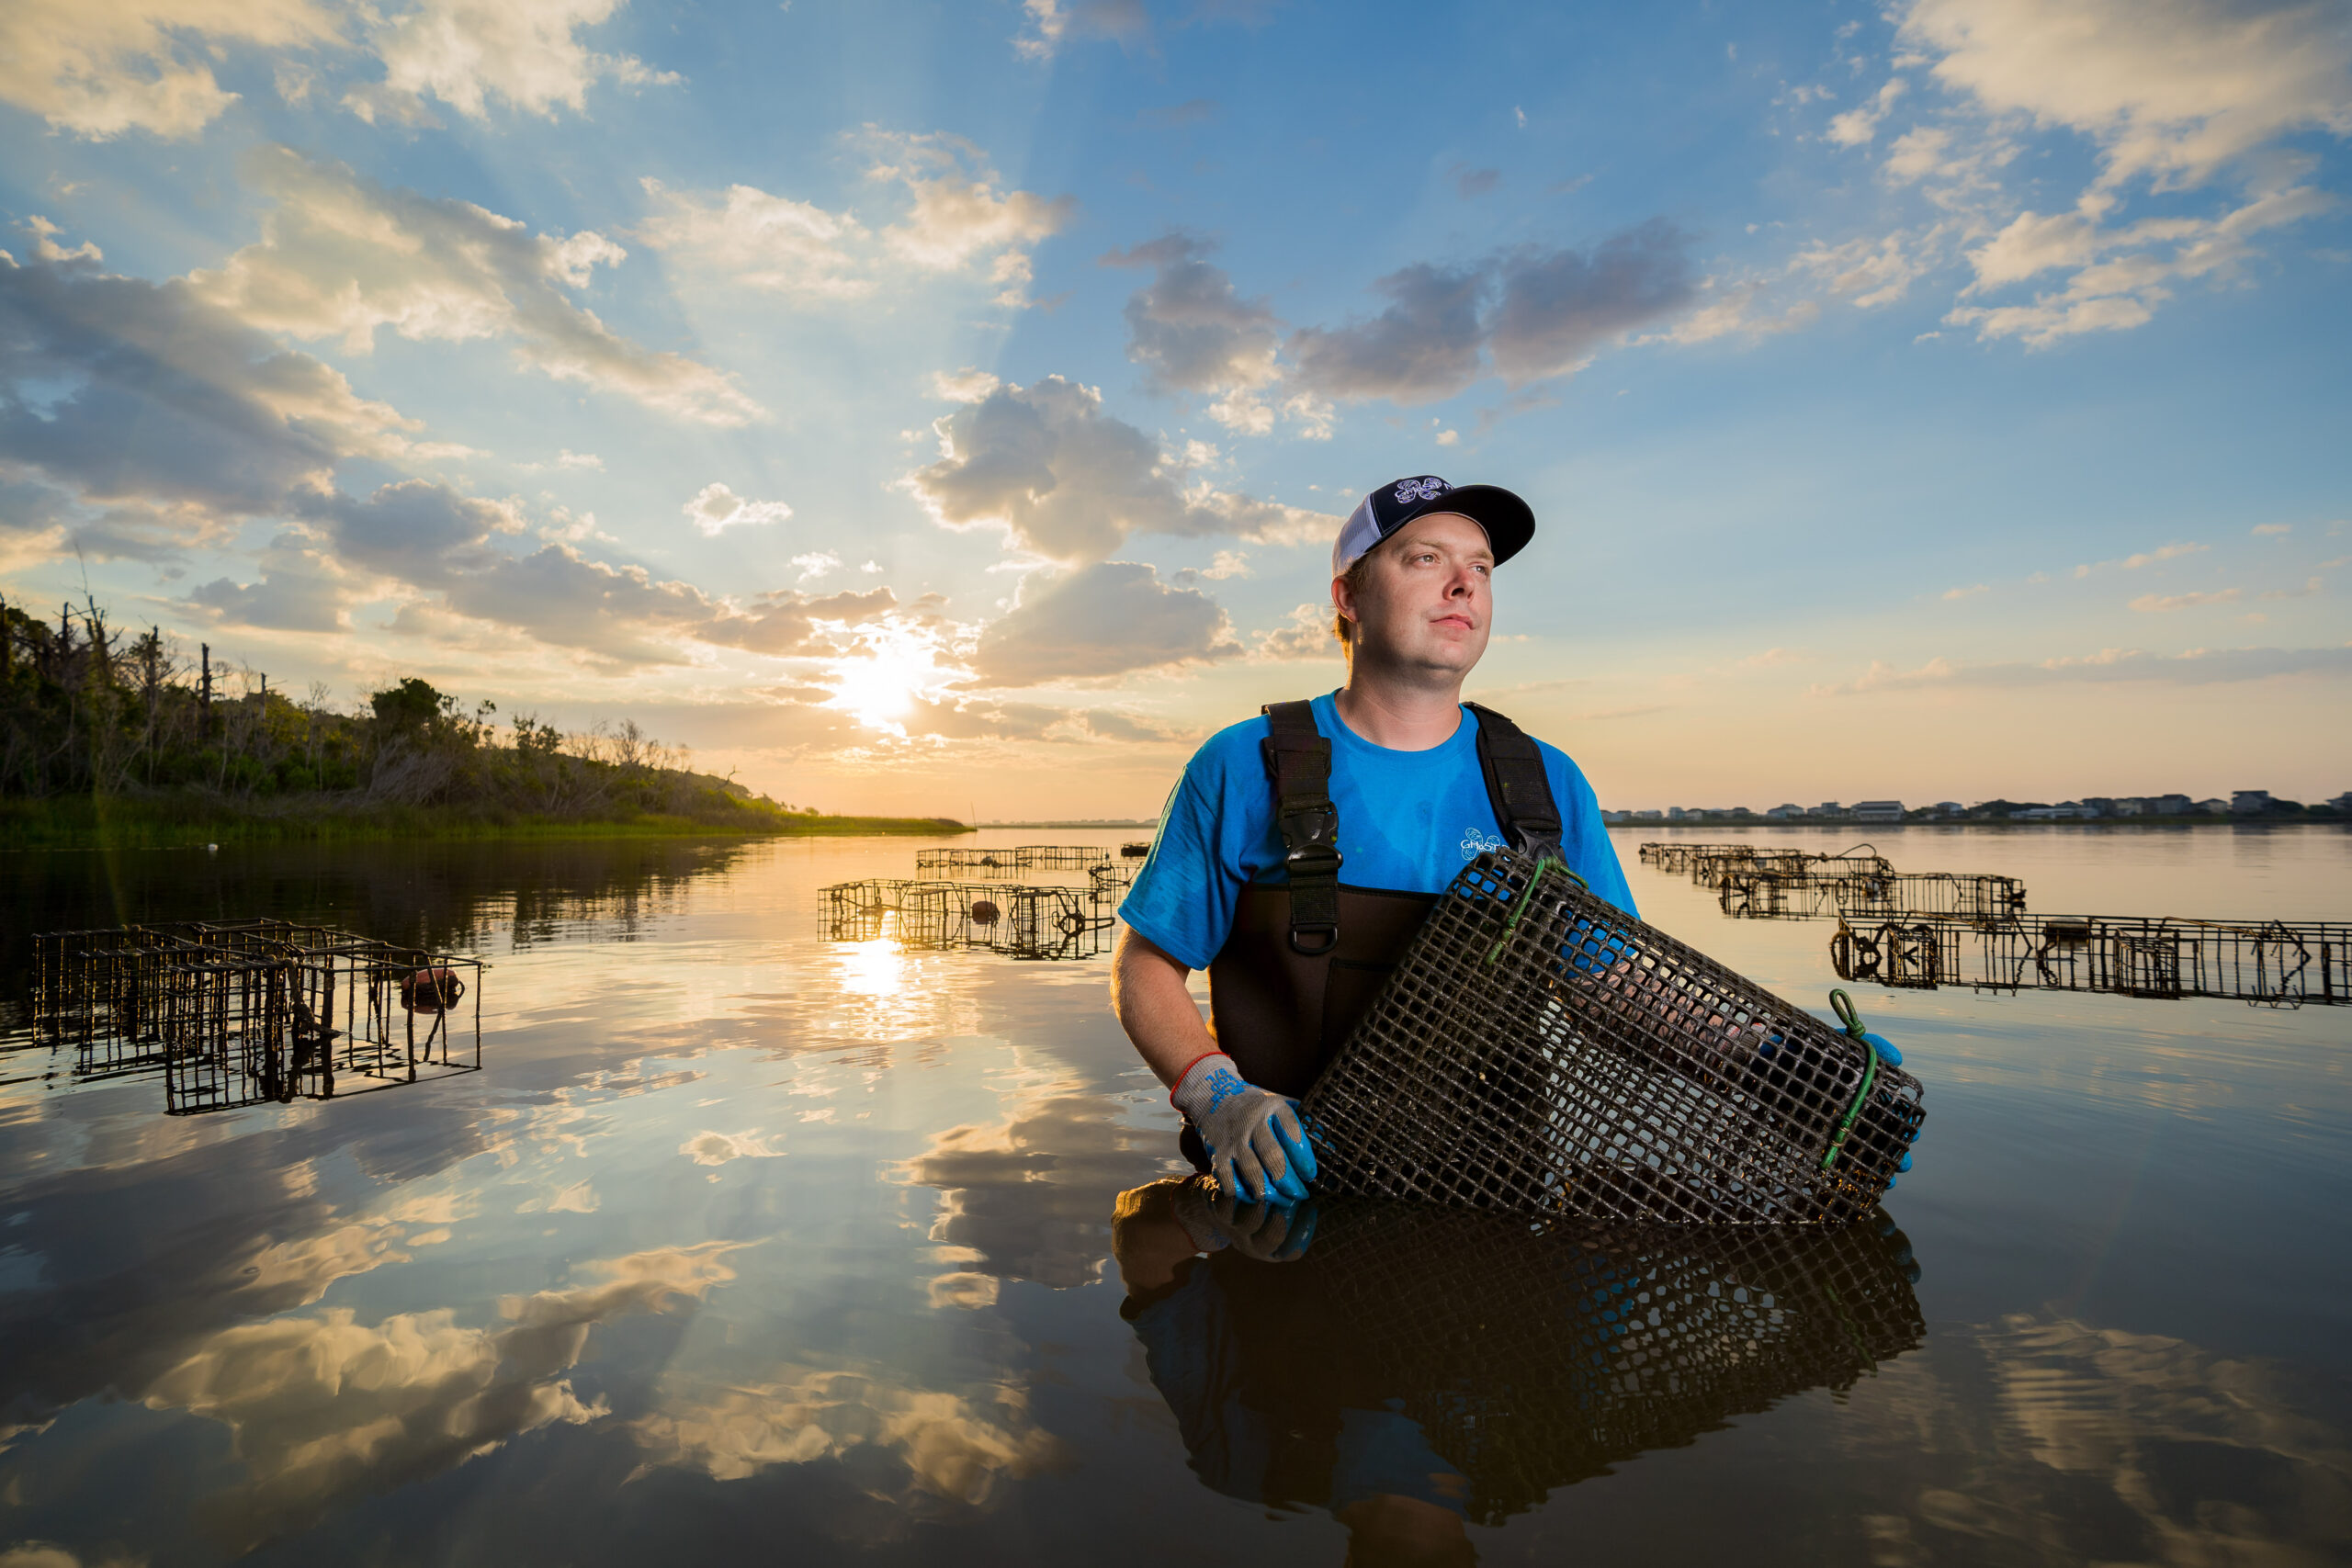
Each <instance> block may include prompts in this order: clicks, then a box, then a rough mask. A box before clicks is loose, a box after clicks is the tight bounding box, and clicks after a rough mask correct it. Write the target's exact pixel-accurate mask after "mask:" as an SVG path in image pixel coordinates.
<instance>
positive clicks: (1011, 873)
mask: <svg viewBox="0 0 2352 1568" xmlns="http://www.w3.org/2000/svg"><path fill="white" fill-rule="evenodd" d="M1013 855H1014V852H1013V851H1012V850H917V851H916V852H915V870H916V872H917V873H919V874H922V875H926V876H936V877H947V878H978V879H979V880H982V881H987V882H1010V881H1012V879H1013V878H1014V877H1017V876H1019V875H1020V874H1021V866H1020V864H1019V863H1018V862H1016V861H1015V860H1014V859H1013Z"/></svg>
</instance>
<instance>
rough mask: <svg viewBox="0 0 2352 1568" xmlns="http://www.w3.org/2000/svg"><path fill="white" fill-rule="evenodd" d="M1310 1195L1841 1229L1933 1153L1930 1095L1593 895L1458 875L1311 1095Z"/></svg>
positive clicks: (1514, 857) (1572, 886)
mask: <svg viewBox="0 0 2352 1568" xmlns="http://www.w3.org/2000/svg"><path fill="white" fill-rule="evenodd" d="M1302 1109H1303V1110H1304V1111H1305V1113H1306V1117H1307V1119H1308V1122H1309V1123H1310V1126H1311V1128H1312V1131H1313V1134H1314V1138H1315V1145H1316V1149H1317V1156H1316V1162H1317V1168H1318V1179H1317V1186H1318V1187H1319V1188H1321V1189H1323V1190H1329V1191H1333V1192H1357V1193H1368V1194H1376V1195H1379V1196H1384V1197H1392V1198H1403V1199H1410V1200H1418V1201H1430V1202H1439V1203H1450V1204H1454V1205H1459V1206H1465V1207H1471V1208H1481V1209H1496V1210H1504V1211H1509V1212H1512V1213H1527V1214H1569V1215H1577V1216H1581V1217H1585V1218H1590V1219H1606V1220H1631V1221H1657V1222H1666V1223H1676V1224H1833V1225H1834V1224H1844V1223H1846V1222H1847V1221H1849V1220H1851V1219H1853V1218H1854V1217H1855V1216H1857V1215H1859V1214H1860V1213H1865V1212H1866V1211H1868V1210H1869V1209H1870V1208H1871V1206H1872V1205H1873V1204H1874V1203H1875V1202H1876V1201H1877V1200H1878V1196H1879V1194H1880V1193H1882V1192H1883V1191H1884V1190H1886V1187H1887V1185H1888V1183H1889V1182H1890V1181H1891V1180H1892V1179H1893V1178H1894V1172H1895V1168H1896V1167H1897V1165H1898V1164H1899V1163H1900V1162H1901V1160H1902V1159H1903V1157H1904V1155H1905V1152H1906V1151H1907V1150H1908V1148H1909V1146H1910V1145H1911V1143H1912V1141H1913V1140H1914V1139H1915V1138H1917V1136H1918V1131H1919V1126H1920V1122H1921V1121H1922V1118H1923V1115H1924V1112H1923V1111H1922V1109H1921V1105H1920V1089H1919V1084H1918V1080H1917V1079H1916V1078H1914V1077H1911V1076H1910V1075H1908V1074H1906V1073H1905V1072H1903V1071H1902V1070H1901V1069H1899V1068H1895V1067H1891V1066H1886V1065H1885V1064H1883V1063H1882V1062H1880V1061H1879V1060H1878V1057H1877V1055H1876V1054H1875V1053H1874V1052H1873V1051H1872V1050H1871V1047H1870V1046H1869V1045H1868V1044H1866V1043H1863V1042H1862V1041H1860V1040H1859V1039H1855V1038H1853V1037H1851V1036H1849V1035H1848V1034H1845V1033H1842V1032H1839V1031H1838V1030H1836V1029H1834V1028H1832V1027H1831V1026H1830V1025H1828V1024H1826V1023H1824V1022H1822V1021H1820V1020H1818V1019H1815V1018H1814V1017H1813V1016H1812V1015H1810V1014H1808V1013H1806V1012H1804V1010H1801V1009H1799V1008H1796V1007H1794V1006H1792V1005H1791V1004H1790V1003H1788V1002H1786V1001H1783V1000H1782V999H1781V998H1779V997H1776V996H1774V995H1773V994H1772V993H1771V992H1770V991H1768V990H1766V989H1764V988H1763V987H1760V986H1758V985H1756V984H1754V983H1753V982H1751V981H1748V980H1747V979H1744V978H1742V977H1741V976H1738V975H1736V974H1734V973H1733V972H1732V971H1730V970H1729V969H1726V968H1724V966H1723V965H1722V964H1717V963H1715V962H1714V961H1713V960H1712V959H1710V958H1708V957H1706V956H1705V955H1704V954H1702V953H1698V952H1696V951H1694V950H1693V949H1691V948H1690V947H1688V946H1685V945H1684V944H1683V943H1681V942H1677V941H1675V940H1674V939H1673V938H1672V937H1669V936H1668V935H1667V934H1666V933H1665V932H1663V931H1658V930H1657V929H1656V928H1655V927H1652V926H1649V925H1645V924H1644V923H1643V922H1642V921H1640V920H1638V919H1634V917H1633V916H1631V915H1628V914H1626V913H1624V912H1623V910H1621V909H1618V908H1616V907H1615V906H1613V905H1611V904H1610V903H1608V902H1606V901H1605V900H1603V899H1600V898H1599V897H1594V896H1593V895H1592V894H1591V893H1589V891H1587V890H1586V889H1585V888H1584V887H1583V886H1581V884H1580V883H1579V882H1578V881H1577V879H1576V877H1575V876H1574V875H1573V874H1570V873H1569V872H1568V871H1567V869H1566V867H1565V866H1563V865H1562V864H1561V863H1559V862H1557V861H1555V860H1548V859H1538V858H1536V857H1533V856H1531V855H1525V854H1521V853H1518V852H1512V851H1509V850H1498V851H1492V852H1487V853H1486V854H1483V855H1481V856H1479V857H1478V859H1476V861H1473V862H1472V863H1470V864H1469V865H1467V866H1465V867H1464V868H1463V871H1462V874H1460V875H1459V876H1457V877H1456V878H1455V879H1454V882H1453V886H1452V887H1450V888H1449V889H1448V890H1447V891H1446V894H1445V896H1444V897H1442V899H1440V900H1439V902H1438V904H1437V907H1436V908H1434V909H1433V910H1431V911H1430V917H1429V920H1428V922H1427V924H1425V925H1424V926H1423V927H1422V929H1421V931H1420V933H1419V935H1418V936H1417V937H1415V938H1414V941H1413V944H1412V946H1411V947H1410V948H1409V949H1408V950H1407V952H1406V954H1405V956H1404V958H1403V960H1402V961H1401V962H1399V964H1397V970H1396V972H1395V973H1394V974H1393V975H1391V976H1390V977H1389V979H1388V982H1387V984H1386V985H1385V987H1383V989H1382V990H1381V993H1380V995H1379V996H1378V997H1377V998H1375V999H1374V1003H1373V1005H1372V1007H1371V1009H1370V1010H1369V1011H1368V1012H1367V1013H1366V1014H1365V1015H1364V1017H1363V1021H1361V1022H1360V1023H1359V1024H1358V1025H1357V1027H1356V1030H1355V1032H1354V1033H1353V1034H1352V1035H1351V1036H1350V1037H1349V1039H1348V1041H1347V1043H1345V1044H1344V1045H1343V1046H1341V1048H1340V1051H1339V1053H1338V1054H1337V1055H1335V1056H1334V1057H1333V1059H1332V1061H1331V1063H1330V1065H1329V1066H1328V1067H1326V1068H1325V1069H1324V1072H1323V1074H1322V1076H1321V1077H1318V1078H1317V1080H1316V1082H1315V1085H1314V1087H1313V1088H1312V1089H1309V1090H1308V1091H1307V1094H1306V1100H1304V1102H1303V1107H1302Z"/></svg>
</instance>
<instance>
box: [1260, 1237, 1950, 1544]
mask: <svg viewBox="0 0 2352 1568" xmlns="http://www.w3.org/2000/svg"><path fill="white" fill-rule="evenodd" d="M1261 1267H1265V1266H1262V1265H1261ZM1280 1267H1281V1268H1282V1269H1283V1270H1285V1271H1286V1272H1300V1273H1305V1274H1307V1275H1308V1276H1309V1280H1310V1283H1308V1284H1307V1285H1306V1286H1305V1287H1304V1288H1305V1289H1309V1290H1312V1291H1313V1292H1314V1297H1310V1299H1309V1301H1308V1302H1307V1303H1303V1304H1309V1305H1311V1306H1312V1307H1313V1308H1314V1309H1315V1310H1314V1311H1313V1313H1312V1314H1311V1315H1310V1314H1298V1315H1297V1316H1296V1317H1295V1318H1294V1319H1293V1321H1297V1322H1302V1323H1304V1322H1312V1323H1314V1324H1315V1325H1317V1326H1316V1329H1315V1338H1316V1339H1317V1342H1318V1343H1319V1342H1324V1341H1329V1342H1331V1344H1332V1346H1333V1348H1332V1349H1331V1350H1330V1351H1329V1352H1324V1353H1322V1354H1323V1355H1324V1356H1326V1357H1328V1359H1331V1360H1335V1361H1339V1362H1340V1363H1341V1366H1340V1369H1339V1370H1340V1373H1341V1375H1342V1377H1343V1378H1344V1379H1345V1382H1346V1386H1350V1387H1357V1386H1364V1385H1365V1383H1366V1381H1367V1380H1369V1386H1371V1387H1372V1388H1374V1390H1375V1391H1376V1393H1379V1394H1384V1395H1390V1396H1392V1397H1394V1398H1396V1399H1397V1401H1398V1402H1399V1403H1400V1404H1401V1410H1402V1414H1403V1415H1405V1416H1407V1417H1408V1418H1410V1419H1411V1420H1412V1421H1413V1422H1414V1423H1416V1424H1417V1425H1418V1426H1419V1427H1420V1429H1421V1431H1422V1433H1423V1435H1424V1436H1425V1437H1426V1438H1428V1440H1429V1444H1430V1448H1431V1449H1432V1450H1434V1451H1435V1452H1436V1453H1437V1454H1438V1455H1439V1457H1441V1458H1442V1459H1443V1460H1445V1461H1447V1462H1448V1463H1450V1464H1452V1465H1453V1467H1454V1468H1455V1469H1456V1470H1458V1471H1459V1472H1461V1473H1462V1474H1463V1475H1464V1477H1466V1478H1467V1479H1468V1481H1469V1483H1470V1495H1469V1497H1468V1499H1467V1507H1468V1513H1469V1517H1471V1518H1473V1519H1475V1520H1476V1521H1478V1522H1479V1523H1482V1524H1487V1525H1494V1524H1499V1523H1501V1522H1502V1520H1503V1519H1504V1518H1505V1517H1508V1516H1510V1515H1511V1514H1513V1513H1516V1512H1519V1511H1521V1510H1522V1509H1525V1508H1529V1507H1532V1506H1535V1505H1537V1504H1539V1503H1541V1502H1542V1501H1543V1500H1544V1496H1545V1495H1546V1494H1547V1493H1549V1492H1551V1491H1552V1490H1554V1489H1555V1488H1558V1487H1561V1486H1564V1485H1567V1484H1569V1483H1573V1482H1576V1481H1579V1480H1583V1479H1585V1478H1587V1477H1589V1476H1593V1475H1598V1474H1601V1473H1603V1472H1606V1471H1607V1470H1608V1468H1609V1467H1610V1466H1611V1465H1612V1464H1619V1463H1623V1461H1627V1460H1629V1459H1632V1458H1633V1457H1634V1456H1635V1455H1636V1454H1639V1453H1642V1452H1644V1451H1645V1450H1653V1449H1661V1448H1679V1447H1682V1446H1684V1445H1686V1444H1688V1443H1690V1442H1691V1441H1692V1440H1693V1439H1694V1438H1697V1437H1698V1436H1699V1435H1700V1434H1701V1433H1703V1432H1708V1431H1713V1430H1715V1429H1717V1428H1719V1427H1722V1426H1723V1425H1724V1423H1725V1422H1726V1421H1727V1420H1728V1419H1729V1418H1731V1417H1733V1416H1742V1415H1748V1414H1753V1413H1756V1412H1758V1411H1762V1410H1766V1409H1769V1408H1770V1407H1771V1406H1772V1405H1773V1404H1777V1403H1779V1402H1780V1401H1781V1400H1783V1399H1787V1398H1790V1397H1792V1396H1794V1395H1796V1394H1798V1393H1803V1392H1804V1391H1806V1390H1808V1389H1814V1388H1825V1387H1826V1388H1828V1389H1832V1390H1844V1389H1847V1388H1849V1387H1851V1386H1852V1385H1853V1384H1854V1383H1855V1382H1857V1381H1858V1380H1859V1379H1860V1378H1862V1377H1863V1376H1865V1375H1868V1374H1870V1373H1872V1372H1874V1371H1876V1370H1877V1369H1878V1367H1879V1366H1880V1364H1881V1363H1883V1362H1885V1361H1889V1360H1892V1359H1894V1358H1896V1357H1898V1356H1901V1355H1903V1354H1904V1353H1905V1352H1906V1351H1909V1350H1912V1349H1915V1348H1917V1347H1918V1345H1919V1344H1920V1343H1921V1341H1922V1340H1923V1339H1924V1338H1925V1337H1926V1334H1927V1325H1926V1323H1925V1321H1924V1320H1923V1318H1922V1316H1921V1314H1920V1311H1919V1303H1918V1298H1917V1293H1916V1292H1914V1290H1913V1288H1912V1281H1913V1280H1916V1279H1917V1264H1916V1263H1915V1262H1913V1261H1912V1257H1911V1248H1910V1244H1909V1242H1908V1241H1907V1240H1906V1239H1905V1237H1904V1236H1903V1235H1902V1233H1901V1232H1899V1231H1895V1230H1894V1229H1893V1228H1892V1226H1888V1227H1887V1228H1886V1229H1885V1230H1884V1231H1883V1232H1882V1231H1881V1230H1880V1228H1879V1227H1878V1226H1874V1225H1854V1226H1849V1227H1847V1228H1846V1229H1843V1230H1839V1231H1821V1230H1817V1229H1796V1228H1792V1227H1787V1226H1743V1227H1738V1228H1723V1227H1703V1228H1701V1227H1691V1226H1673V1227H1668V1226H1657V1225H1651V1226H1637V1227H1628V1226H1597V1225H1585V1224H1575V1223H1550V1224H1545V1223H1538V1224H1533V1225H1532V1226H1531V1225H1530V1224H1528V1222H1526V1221H1525V1220H1522V1219H1515V1218H1508V1217H1504V1216H1499V1215H1486V1214H1475V1213H1464V1212H1462V1211H1459V1210H1451V1211H1449V1210H1443V1209H1434V1208H1430V1207H1426V1206H1419V1205H1405V1204H1364V1203H1362V1202H1350V1201H1346V1200H1341V1201H1338V1202H1335V1203H1330V1204H1326V1205H1324V1206H1323V1207H1322V1208H1321V1209H1320V1210H1319V1211H1318V1213H1317V1225H1316V1230H1315V1243H1314V1246H1313V1247H1312V1248H1311V1249H1310V1250H1309V1251H1308V1252H1307V1253H1306V1256H1305V1257H1304V1258H1300V1259H1299V1260H1298V1261H1297V1262H1295V1263H1286V1264H1283V1265H1281V1266H1280ZM1317 1297H1319V1299H1314V1298H1317ZM1273 1348H1284V1347H1273ZM1317 1354H1318V1353H1317V1350H1315V1349H1310V1348H1306V1347H1299V1348H1294V1349H1292V1350H1291V1353H1290V1355H1289V1357H1288V1358H1287V1359H1289V1360H1291V1361H1293V1362H1295V1361H1296V1360H1298V1359H1302V1358H1315V1357H1317ZM1394 1407H1396V1406H1392V1408H1394Z"/></svg>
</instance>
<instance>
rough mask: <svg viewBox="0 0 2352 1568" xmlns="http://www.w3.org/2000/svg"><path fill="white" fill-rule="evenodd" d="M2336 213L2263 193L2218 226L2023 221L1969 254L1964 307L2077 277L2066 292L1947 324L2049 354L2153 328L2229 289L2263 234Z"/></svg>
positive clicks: (1967, 313) (2162, 221) (2316, 196)
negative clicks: (2187, 287) (2182, 299)
mask: <svg viewBox="0 0 2352 1568" xmlns="http://www.w3.org/2000/svg"><path fill="white" fill-rule="evenodd" d="M2334 206H2335V198H2334V197H2330V196H2328V195H2326V194H2325V193H2324V192H2322V191H2319V190H2316V189H2314V188H2312V187H2311V186H2289V187H2286V188H2283V189H2273V190H2266V191H2262V192H2260V193H2258V194H2256V195H2255V196H2254V197H2253V198H2252V199H2250V200H2248V201H2246V202H2245V204H2244V205H2243V206H2240V207H2237V208H2234V209H2232V210H2230V211H2228V212H2225V213H2223V214H2222V216H2220V217H2219V218H2212V219H2200V218H2156V219H2145V220H2141V221H2138V222H2134V223H2125V224H2112V225H2110V224H2105V223H2102V222H2101V221H2099V220H2098V218H2097V217H2095V216H2093V214H2094V213H2097V212H2101V211H2104V210H2105V203H2104V202H2102V201H2100V200H2098V199H2097V198H2086V209H2079V210H2077V211H2075V212H2071V213H2059V214H2054V215H2051V216H2048V217H2045V216H2043V215H2042V214H2040V213H2035V212H2025V213H2020V214H2018V217H2017V218H2016V220H2013V221H2012V222H2011V223H2010V224H2009V225H2008V227H2007V228H2006V229H2003V230H2002V231H2000V232H1999V233H1998V234H1996V235H1995V236H1994V237H1993V239H1992V240H1991V241H1990V242H1988V243H1986V244H1985V245H1983V246H1980V247H1979V248H1977V249H1976V250H1974V251H1972V252H1970V253H1969V261H1970V263H1971V265H1973V267H1974V268H1975V271H1976V276H1975V279H1974V281H1973V282H1972V283H1971V284H1970V285H1969V286H1968V287H1967V288H1965V289H1963V290H1962V299H1967V298H1969V297H1971V296H1976V295H1982V294H1985V293H1987V292H1990V291H1994V290H1997V289H1999V288H2004V287H2007V286H2008V285H2010V284H2015V283H2019V282H2022V281H2024V280H2025V279H2027V278H2030V277H2033V276H2039V275H2040V274H2041V273H2043V272H2046V271H2049V270H2052V269H2053V268H2057V269H2064V268H2072V269H2074V274H2073V276H2071V277H2069V278H2068V279H2067V280H2066V282H2065V285H2064V287H2063V288H2058V289H2054V290H2051V291H2047V292H2043V293H2040V294H2037V295H2036V296H2035V297H2034V298H2033V299H2032V300H2031V301H2030V302H2028V303H2022V304H2010V305H1962V306H1959V307H1957V308H1955V309H1954V310H1952V311H1951V313H1950V314H1949V315H1948V316H1946V317H1945V320H1946V321H1949V322H1951V323H1952V324H1953V325H1956V326H1973V327H1975V328H1976V330H1977V334H1978V335H1979V336H1980V337H1984V338H1988V339H1989V338H2004V337H2014V338H2018V339H2019V340H2020V341H2022V342H2023V343H2024V344H2026V345H2027V346H2028V347H2030V348H2047V347H2050V346H2051V345H2052V344H2056V343H2058V342H2059V341H2061V340H2063V339H2065V338H2069V337H2074V336H2076V335H2078V334H2080V333H2093V332H2119V331H2123V330H2126V329H2129V328H2131V327H2136V326H2140V325H2142V324H2143V323H2144V322H2146V321H2150V320H2152V319H2153V318H2154V315H2155V311H2156V308H2157V307H2158V306H2159V305H2161V304H2162V303H2164V302H2165V300H2167V299H2171V298H2172V297H2173V295H2174V294H2175V292H2176V291H2177V286H2178V285H2180V284H2183V283H2188V282H2198V281H2205V282H2215V283H2219V282H2224V281H2227V280H2228V279H2230V278H2232V277H2233V276H2236V275H2237V274H2238V272H2239V271H2240V269H2241V268H2242V267H2243V266H2244V265H2245V263H2246V262H2247V261H2249V260H2251V259H2253V258H2254V257H2255V256H2256V255H2257V254H2260V253H2259V252H2258V251H2257V250H2256V246H2255V244H2254V243H2253V241H2254V239H2255V237H2256V236H2257V235H2259V234H2261V233H2262V232H2263V231H2266V230H2269V229H2276V228H2280V227H2283V226H2285V225H2287V224H2290V223H2296V222H2300V221H2301V220H2303V219H2305V218H2309V217H2312V216H2314V215H2316V214H2318V213H2320V212H2324V211H2325V210H2327V209H2330V208H2332V207H2334Z"/></svg>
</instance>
